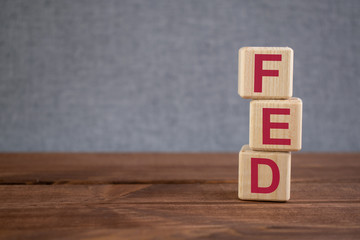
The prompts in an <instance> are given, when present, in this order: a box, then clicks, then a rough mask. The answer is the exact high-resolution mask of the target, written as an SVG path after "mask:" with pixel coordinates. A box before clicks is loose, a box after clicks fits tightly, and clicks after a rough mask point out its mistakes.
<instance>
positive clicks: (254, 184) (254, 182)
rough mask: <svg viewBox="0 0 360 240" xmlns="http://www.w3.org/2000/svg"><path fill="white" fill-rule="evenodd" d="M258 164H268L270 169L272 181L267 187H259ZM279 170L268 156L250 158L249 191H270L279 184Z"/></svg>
mask: <svg viewBox="0 0 360 240" xmlns="http://www.w3.org/2000/svg"><path fill="white" fill-rule="evenodd" d="M259 164H265V165H268V166H269V167H270V168H271V171H272V182H271V184H270V186H269V187H259V184H258V181H259V176H258V175H259V169H258V166H259ZM279 182H280V171H279V168H278V166H277V165H276V163H275V162H274V161H273V160H271V159H268V158H251V192H252V193H272V192H274V191H275V190H276V189H277V187H278V186H279Z"/></svg>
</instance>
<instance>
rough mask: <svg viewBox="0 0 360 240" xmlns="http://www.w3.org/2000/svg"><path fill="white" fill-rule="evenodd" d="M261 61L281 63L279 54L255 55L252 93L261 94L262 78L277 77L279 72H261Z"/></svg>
mask: <svg viewBox="0 0 360 240" xmlns="http://www.w3.org/2000/svg"><path fill="white" fill-rule="evenodd" d="M263 61H281V55H280V54H255V80H254V92H262V77H263V76H267V77H278V76H279V70H263Z"/></svg>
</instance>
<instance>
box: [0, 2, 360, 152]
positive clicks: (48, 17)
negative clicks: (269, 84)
mask: <svg viewBox="0 0 360 240" xmlns="http://www.w3.org/2000/svg"><path fill="white" fill-rule="evenodd" d="M359 12H360V1H358V0H353V1H351V0H344V1H338V0H333V1H325V0H320V1H313V0H306V1H292V0H288V1H285V0H270V1H269V0H263V1H256V0H254V1H244V0H243V1H236V0H216V1H210V0H197V1H190V0H185V1H180V0H155V1H150V0H143V1H138V0H136V1H135V0H129V1H121V0H120V1H115V0H114V1H110V0H102V1H95V0H94V1H85V0H84V1H79V0H66V1H40V0H34V1H25V0H24V1H17V0H9V1H4V0H0V91H1V92H0V108H1V114H0V151H3V152H4V151H7V152H8V151H125V152H132V151H239V149H240V148H241V146H242V145H243V144H247V143H248V137H249V134H248V131H249V120H248V119H249V101H248V100H245V99H242V98H240V97H239V96H238V94H237V71H238V69H237V64H238V60H237V57H238V56H237V55H238V49H239V48H240V47H242V46H290V47H292V48H293V49H294V53H295V61H294V64H295V66H294V96H296V97H300V98H302V99H303V103H304V112H303V151H360V127H359V124H360V121H359V117H360V98H359V94H360V91H359V89H360V70H359V69H360V64H359V58H360V14H359Z"/></svg>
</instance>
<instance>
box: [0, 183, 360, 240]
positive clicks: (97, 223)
mask: <svg viewBox="0 0 360 240" xmlns="http://www.w3.org/2000/svg"><path fill="white" fill-rule="evenodd" d="M319 185H322V187H320V188H319ZM236 188H237V186H236V184H153V185H150V184H148V185H141V184H130V185H125V184H119V185H90V186H89V185H50V186H48V185H29V186H0V193H1V194H0V202H1V206H0V234H1V235H2V236H6V237H7V238H9V239H11V238H14V239H16V238H17V237H20V236H21V237H25V236H26V237H34V238H52V237H55V236H56V237H63V238H66V239H76V238H79V237H81V238H84V239H97V238H105V237H106V238H110V239H116V238H119V237H122V238H124V236H126V238H127V239H157V238H159V237H160V236H161V237H160V238H175V239H183V238H190V239H202V238H203V239H209V238H210V239H218V238H221V239H235V238H239V237H244V238H246V239H270V238H274V237H275V238H277V239H285V238H289V236H293V235H294V234H296V236H297V238H298V239H306V238H310V237H311V238H314V237H315V238H317V239H336V238H337V239H339V238H341V239H342V238H356V237H359V236H360V215H359V212H360V201H359V198H360V191H359V190H360V183H352V184H348V183H334V184H328V185H324V183H313V184H311V183H294V186H293V198H294V200H291V201H290V202H288V203H286V204H283V203H270V202H268V203H264V202H251V201H239V200H238V199H237V198H236ZM313 189H318V191H319V192H316V193H314V192H313ZM349 189H352V191H349ZM336 192H337V193H336ZM341 195H347V199H346V200H344V199H342V198H341ZM309 196H310V197H309ZM145 233H146V234H145ZM138 234H140V235H138ZM292 238H294V236H293V237H292Z"/></svg>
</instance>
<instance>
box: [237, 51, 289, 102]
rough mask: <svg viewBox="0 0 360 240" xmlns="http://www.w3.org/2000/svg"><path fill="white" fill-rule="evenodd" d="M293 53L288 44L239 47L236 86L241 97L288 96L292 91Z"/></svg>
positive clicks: (265, 97)
mask: <svg viewBox="0 0 360 240" xmlns="http://www.w3.org/2000/svg"><path fill="white" fill-rule="evenodd" d="M293 62H294V52H293V50H292V49H291V48H289V47H243V48H241V49H240V50H239V89H238V93H239V95H240V96H241V97H243V98H251V99H287V98H290V97H292V94H293Z"/></svg>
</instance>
